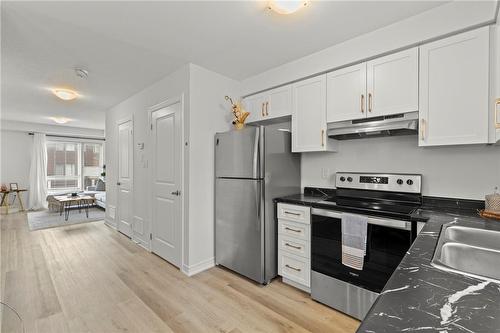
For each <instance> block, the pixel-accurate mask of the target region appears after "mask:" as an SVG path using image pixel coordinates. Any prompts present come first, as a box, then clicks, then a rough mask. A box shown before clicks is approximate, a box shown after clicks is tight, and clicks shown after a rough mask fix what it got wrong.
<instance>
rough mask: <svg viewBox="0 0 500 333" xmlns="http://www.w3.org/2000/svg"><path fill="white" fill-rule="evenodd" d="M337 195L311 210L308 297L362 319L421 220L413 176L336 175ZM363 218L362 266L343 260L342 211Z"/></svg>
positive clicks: (419, 184) (418, 190)
mask: <svg viewBox="0 0 500 333" xmlns="http://www.w3.org/2000/svg"><path fill="white" fill-rule="evenodd" d="M335 183H336V188H337V190H336V197H335V198H331V199H327V200H324V201H320V202H318V205H317V206H316V207H315V208H313V209H312V211H311V215H312V218H311V225H312V231H311V269H312V271H311V296H312V298H313V299H315V300H317V301H319V302H322V303H325V304H327V305H329V306H331V307H334V308H336V309H338V310H340V311H343V312H345V313H347V314H349V315H351V316H353V317H356V318H358V319H363V318H364V316H365V315H366V313H367V312H368V310H369V308H370V307H371V305H372V304H373V302H374V301H375V300H376V298H377V296H378V295H379V293H380V292H381V291H382V289H383V288H384V286H385V284H386V283H387V281H388V280H389V278H390V276H391V275H392V273H393V272H394V270H395V269H396V267H397V266H398V265H399V263H400V262H401V260H402V259H403V257H404V256H405V254H406V253H407V251H408V249H409V248H410V246H411V244H412V243H413V241H414V239H415V238H416V236H417V234H418V232H419V231H420V230H421V229H422V227H423V225H424V223H423V221H422V220H416V219H415V218H414V216H413V215H412V213H413V212H414V211H415V210H416V209H418V208H419V207H420V206H421V204H422V191H421V187H422V176H421V175H417V174H377V173H345V172H339V173H337V174H336V182H335ZM344 212H348V213H354V214H358V215H363V216H367V220H368V227H367V239H366V254H365V257H364V262H363V269H362V270H356V269H353V268H350V267H348V266H345V265H343V264H342V228H341V225H342V223H341V221H342V214H343V213H344Z"/></svg>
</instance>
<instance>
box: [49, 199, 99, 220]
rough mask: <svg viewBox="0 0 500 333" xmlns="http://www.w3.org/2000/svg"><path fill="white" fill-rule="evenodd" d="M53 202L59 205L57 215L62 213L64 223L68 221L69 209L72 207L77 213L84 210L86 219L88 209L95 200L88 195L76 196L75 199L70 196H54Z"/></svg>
mask: <svg viewBox="0 0 500 333" xmlns="http://www.w3.org/2000/svg"><path fill="white" fill-rule="evenodd" d="M54 200H55V201H57V202H58V203H59V215H62V213H63V212H64V220H65V221H67V220H68V218H69V213H70V211H71V207H73V206H76V208H78V211H79V212H81V211H82V208H83V209H85V214H86V216H87V218H88V217H89V208H90V207H91V206H92V205H94V203H95V198H94V197H91V196H90V195H78V196H75V197H74V196H71V195H56V196H54Z"/></svg>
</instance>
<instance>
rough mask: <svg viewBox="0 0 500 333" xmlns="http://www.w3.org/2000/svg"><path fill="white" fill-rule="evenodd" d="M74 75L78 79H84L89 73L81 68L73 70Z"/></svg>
mask: <svg viewBox="0 0 500 333" xmlns="http://www.w3.org/2000/svg"><path fill="white" fill-rule="evenodd" d="M75 74H76V76H78V77H79V78H80V79H86V78H87V77H88V76H89V71H88V70H86V69H83V68H75Z"/></svg>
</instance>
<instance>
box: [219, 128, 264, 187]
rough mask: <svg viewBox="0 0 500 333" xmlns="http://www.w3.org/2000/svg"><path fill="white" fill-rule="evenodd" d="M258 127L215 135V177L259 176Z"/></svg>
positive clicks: (260, 133)
mask: <svg viewBox="0 0 500 333" xmlns="http://www.w3.org/2000/svg"><path fill="white" fill-rule="evenodd" d="M262 132H263V131H261V128H260V127H255V126H247V127H245V128H244V129H241V130H237V131H230V132H225V133H217V134H216V135H215V177H217V178H251V179H259V178H262V176H261V171H262V169H263V168H262V167H261V165H260V164H261V158H260V153H261V149H260V142H261V135H262V134H263V133H262Z"/></svg>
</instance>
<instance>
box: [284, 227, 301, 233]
mask: <svg viewBox="0 0 500 333" xmlns="http://www.w3.org/2000/svg"><path fill="white" fill-rule="evenodd" d="M285 230H290V231H293V232H302V230H297V229H292V228H288V227H285Z"/></svg>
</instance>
